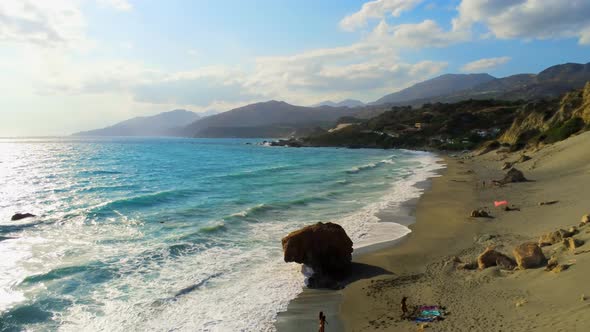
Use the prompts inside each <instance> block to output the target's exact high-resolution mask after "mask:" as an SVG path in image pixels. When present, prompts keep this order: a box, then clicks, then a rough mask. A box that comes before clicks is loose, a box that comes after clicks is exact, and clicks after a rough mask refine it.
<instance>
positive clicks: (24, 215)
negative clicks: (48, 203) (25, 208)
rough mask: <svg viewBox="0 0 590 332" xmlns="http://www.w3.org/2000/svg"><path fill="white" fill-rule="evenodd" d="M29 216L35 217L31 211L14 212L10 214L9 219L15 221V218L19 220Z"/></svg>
mask: <svg viewBox="0 0 590 332" xmlns="http://www.w3.org/2000/svg"><path fill="white" fill-rule="evenodd" d="M31 217H36V215H34V214H32V213H15V214H14V215H13V216H12V218H10V220H12V221H16V220H21V219H25V218H31Z"/></svg>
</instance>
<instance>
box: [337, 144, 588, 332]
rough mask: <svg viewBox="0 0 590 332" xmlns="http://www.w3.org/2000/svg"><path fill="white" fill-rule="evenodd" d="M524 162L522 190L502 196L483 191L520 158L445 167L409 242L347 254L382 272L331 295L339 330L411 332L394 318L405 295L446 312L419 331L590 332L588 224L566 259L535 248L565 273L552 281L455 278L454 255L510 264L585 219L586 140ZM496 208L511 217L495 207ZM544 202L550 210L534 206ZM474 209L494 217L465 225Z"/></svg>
mask: <svg viewBox="0 0 590 332" xmlns="http://www.w3.org/2000/svg"><path fill="white" fill-rule="evenodd" d="M526 153H527V155H529V156H530V157H532V159H531V160H529V161H526V162H524V163H517V164H515V167H516V168H517V169H519V170H521V171H523V172H524V174H525V176H526V177H527V178H528V179H529V180H531V181H530V182H525V183H512V184H508V185H505V186H502V187H496V186H491V185H489V183H490V181H491V180H493V179H501V178H502V177H503V175H504V174H505V171H501V170H500V169H501V167H502V164H503V163H504V162H506V161H515V160H517V159H518V158H519V157H520V152H517V153H497V152H491V153H488V154H486V155H483V156H479V157H468V158H451V157H447V158H445V162H446V164H447V169H446V170H445V171H443V174H444V175H443V176H442V177H439V178H435V179H433V181H432V188H431V190H429V191H428V192H426V193H425V194H424V195H423V196H422V197H421V199H420V200H419V202H418V205H417V209H416V223H414V224H412V225H411V226H410V228H411V229H412V233H410V234H409V235H408V236H407V237H406V238H404V239H403V240H402V241H400V242H399V243H397V244H396V245H394V246H391V247H388V248H385V249H381V250H377V251H374V252H370V253H366V254H363V255H355V257H354V261H355V262H357V263H363V264H367V265H366V266H372V267H374V268H380V269H383V271H386V273H383V274H381V275H378V276H375V277H372V278H366V279H361V280H359V281H356V282H353V283H351V284H349V285H348V286H347V287H346V288H345V289H344V290H342V291H340V292H338V293H339V295H340V296H341V303H340V314H341V319H342V321H343V323H344V330H346V331H355V332H356V331H417V330H420V326H418V324H416V323H414V322H411V321H406V320H401V319H400V315H401V310H400V301H401V298H402V297H403V296H407V297H408V298H409V299H408V304H409V305H421V304H424V305H441V306H444V307H446V310H447V311H448V315H447V316H446V319H445V320H444V321H440V322H434V323H428V327H426V328H425V330H426V331H590V318H589V317H590V283H589V282H588V276H589V275H590V252H587V253H586V252H585V251H586V250H588V251H590V224H589V225H587V226H584V227H581V228H580V233H579V234H577V235H575V236H574V237H575V238H576V239H579V240H581V241H585V242H586V243H585V244H583V245H582V246H581V247H579V248H577V249H575V251H570V250H567V249H565V248H564V247H563V245H562V244H555V245H552V246H548V247H543V252H544V254H545V256H546V257H547V258H549V257H551V256H552V255H555V256H556V257H557V259H558V261H559V263H560V264H566V265H569V269H567V270H565V271H562V272H559V273H556V272H547V271H545V270H544V268H543V267H541V268H536V269H528V270H514V271H507V270H501V269H500V268H498V267H491V268H487V269H485V270H482V271H478V270H460V269H458V268H457V263H455V262H453V257H455V256H457V257H459V258H460V259H461V260H462V261H463V262H469V261H473V260H475V259H476V257H477V256H478V255H479V254H480V253H481V252H482V251H483V250H484V249H485V248H486V247H488V246H492V245H493V246H496V249H497V250H498V251H500V252H503V253H505V254H508V255H509V256H512V249H513V248H514V247H515V246H516V245H518V244H521V243H523V242H528V241H533V242H537V241H538V239H539V236H541V235H542V234H544V233H547V232H549V231H553V230H557V229H560V228H562V229H568V228H569V227H571V226H578V224H579V223H580V220H581V217H582V216H583V215H584V214H587V213H590V199H589V197H590V133H585V134H581V135H578V136H575V137H572V138H570V139H568V140H566V141H563V142H560V143H557V144H555V145H551V146H546V147H544V148H542V149H540V150H538V151H527V152H526ZM482 181H487V183H488V185H486V186H485V187H484V186H483V185H482ZM496 200H507V201H508V202H509V203H510V204H513V205H515V206H516V207H518V208H520V211H504V210H502V209H500V208H495V207H494V205H493V202H494V201H496ZM546 201H558V202H557V203H555V204H551V205H539V203H540V202H546ZM477 208H487V209H488V211H490V212H491V215H492V216H493V218H489V219H488V218H471V217H469V214H470V212H471V211H472V210H474V209H477ZM392 221H395V220H392ZM328 331H338V329H328Z"/></svg>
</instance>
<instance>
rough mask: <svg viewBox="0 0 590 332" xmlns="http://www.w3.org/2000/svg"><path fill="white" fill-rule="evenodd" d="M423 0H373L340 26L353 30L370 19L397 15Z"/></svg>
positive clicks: (345, 19) (347, 17) (349, 16)
mask: <svg viewBox="0 0 590 332" xmlns="http://www.w3.org/2000/svg"><path fill="white" fill-rule="evenodd" d="M420 2H422V0H373V1H369V2H367V3H365V4H363V6H362V7H361V9H360V10H359V11H358V12H356V13H353V14H350V15H348V16H346V17H345V18H343V19H342V20H341V21H340V27H341V28H342V29H344V30H348V31H352V30H355V29H357V28H361V27H364V26H366V25H367V21H368V20H369V19H382V18H385V17H386V16H387V15H388V14H391V15H393V16H395V17H397V16H399V15H401V13H402V12H404V11H408V10H411V9H413V8H414V7H416V6H417V5H418V4H419V3H420Z"/></svg>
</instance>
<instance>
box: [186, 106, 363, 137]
mask: <svg viewBox="0 0 590 332" xmlns="http://www.w3.org/2000/svg"><path fill="white" fill-rule="evenodd" d="M356 112H357V110H355V109H353V108H349V107H331V106H321V107H315V108H313V107H303V106H295V105H291V104H288V103H286V102H284V101H276V100H271V101H267V102H262V103H255V104H250V105H246V106H243V107H239V108H236V109H233V110H230V111H227V112H223V113H219V114H216V115H213V116H209V117H207V118H203V119H201V120H199V121H195V122H193V123H192V124H190V125H189V126H187V127H186V128H184V130H183V132H184V134H185V135H186V136H191V137H285V136H291V135H293V134H294V133H296V132H298V131H299V132H301V131H305V132H308V131H310V130H313V128H315V127H317V126H321V125H332V124H333V123H335V122H336V121H337V120H338V119H339V118H341V117H343V116H352V115H354V114H355V113H356Z"/></svg>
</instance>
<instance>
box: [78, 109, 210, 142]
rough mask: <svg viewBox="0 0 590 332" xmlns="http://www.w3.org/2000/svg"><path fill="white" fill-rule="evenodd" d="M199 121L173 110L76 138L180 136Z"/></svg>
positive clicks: (193, 115)
mask: <svg viewBox="0 0 590 332" xmlns="http://www.w3.org/2000/svg"><path fill="white" fill-rule="evenodd" d="M197 119H199V115H198V114H197V113H194V112H190V111H187V110H173V111H170V112H164V113H160V114H156V115H153V116H140V117H136V118H133V119H129V120H126V121H123V122H119V123H117V124H114V125H112V126H109V127H106V128H102V129H96V130H89V131H82V132H79V133H75V134H73V135H74V136H180V135H181V134H182V132H181V128H183V127H184V126H186V125H187V124H190V123H191V122H194V121H195V120H197Z"/></svg>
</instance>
